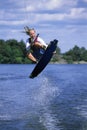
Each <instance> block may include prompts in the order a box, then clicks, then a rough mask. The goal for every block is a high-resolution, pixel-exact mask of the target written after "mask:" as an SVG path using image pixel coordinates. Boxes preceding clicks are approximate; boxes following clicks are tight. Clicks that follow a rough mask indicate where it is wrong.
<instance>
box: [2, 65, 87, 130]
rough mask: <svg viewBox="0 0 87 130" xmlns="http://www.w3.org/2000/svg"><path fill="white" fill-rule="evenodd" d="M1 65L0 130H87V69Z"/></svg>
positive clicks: (67, 66)
mask: <svg viewBox="0 0 87 130" xmlns="http://www.w3.org/2000/svg"><path fill="white" fill-rule="evenodd" d="M33 68H34V65H0V130H87V65H57V64H52V65H50V64H49V65H48V66H47V67H46V68H45V69H44V71H43V72H42V73H41V74H40V75H39V76H38V77H36V78H34V79H30V78H28V76H29V74H30V72H31V71H32V70H33Z"/></svg>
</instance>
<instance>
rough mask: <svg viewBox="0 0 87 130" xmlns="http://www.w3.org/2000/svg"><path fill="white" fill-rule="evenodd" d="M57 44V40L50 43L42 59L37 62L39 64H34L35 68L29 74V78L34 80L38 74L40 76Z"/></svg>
mask: <svg viewBox="0 0 87 130" xmlns="http://www.w3.org/2000/svg"><path fill="white" fill-rule="evenodd" d="M57 43H58V40H54V41H51V42H50V44H49V45H48V47H47V49H46V50H45V52H44V54H43V56H42V58H41V59H40V60H39V62H38V63H37V64H36V66H35V68H34V69H33V71H32V72H31V74H30V76H29V77H30V78H35V77H36V76H38V74H40V73H41V72H42V71H43V69H44V68H45V67H46V65H47V64H48V63H49V61H50V60H51V58H52V56H53V53H54V52H55V50H56V48H57Z"/></svg>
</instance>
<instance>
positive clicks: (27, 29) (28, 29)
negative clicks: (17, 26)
mask: <svg viewBox="0 0 87 130" xmlns="http://www.w3.org/2000/svg"><path fill="white" fill-rule="evenodd" d="M24 29H25V33H26V34H27V35H29V34H30V31H31V30H33V31H35V29H34V28H29V27H28V26H26V27H24Z"/></svg>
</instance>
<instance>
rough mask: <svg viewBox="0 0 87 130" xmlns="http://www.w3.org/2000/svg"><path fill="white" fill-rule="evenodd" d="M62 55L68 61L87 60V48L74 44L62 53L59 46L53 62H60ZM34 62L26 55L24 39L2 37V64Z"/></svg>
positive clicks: (0, 42) (0, 51)
mask: <svg viewBox="0 0 87 130" xmlns="http://www.w3.org/2000/svg"><path fill="white" fill-rule="evenodd" d="M60 57H61V58H62V59H64V60H66V62H67V63H73V62H74V61H78V62H79V61H86V62H87V50H86V49H85V48H84V47H81V48H80V47H78V46H76V45H75V46H74V47H73V48H72V49H70V50H69V51H67V52H65V53H63V54H62V53H61V49H60V48H59V47H57V49H56V54H54V55H53V57H52V59H51V62H58V61H59V60H60ZM26 63H32V62H31V61H30V60H29V59H28V58H27V56H26V47H25V42H24V41H23V40H21V41H19V42H18V41H17V40H15V39H9V40H6V41H5V40H2V39H0V64H26Z"/></svg>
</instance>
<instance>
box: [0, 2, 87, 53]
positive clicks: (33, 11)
mask: <svg viewBox="0 0 87 130" xmlns="http://www.w3.org/2000/svg"><path fill="white" fill-rule="evenodd" d="M26 25H27V26H29V27H30V28H35V29H36V32H37V33H39V34H40V36H41V37H42V38H43V39H44V40H45V42H46V43H49V42H50V41H51V40H53V39H58V40H59V47H60V49H61V51H62V52H65V51H67V50H69V49H70V48H73V47H74V46H75V45H77V46H79V47H82V46H84V47H86V49H87V0H0V39H4V40H7V39H16V40H19V41H20V40H24V41H26V39H27V38H28V36H27V35H26V34H25V33H21V31H23V30H24V26H26Z"/></svg>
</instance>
